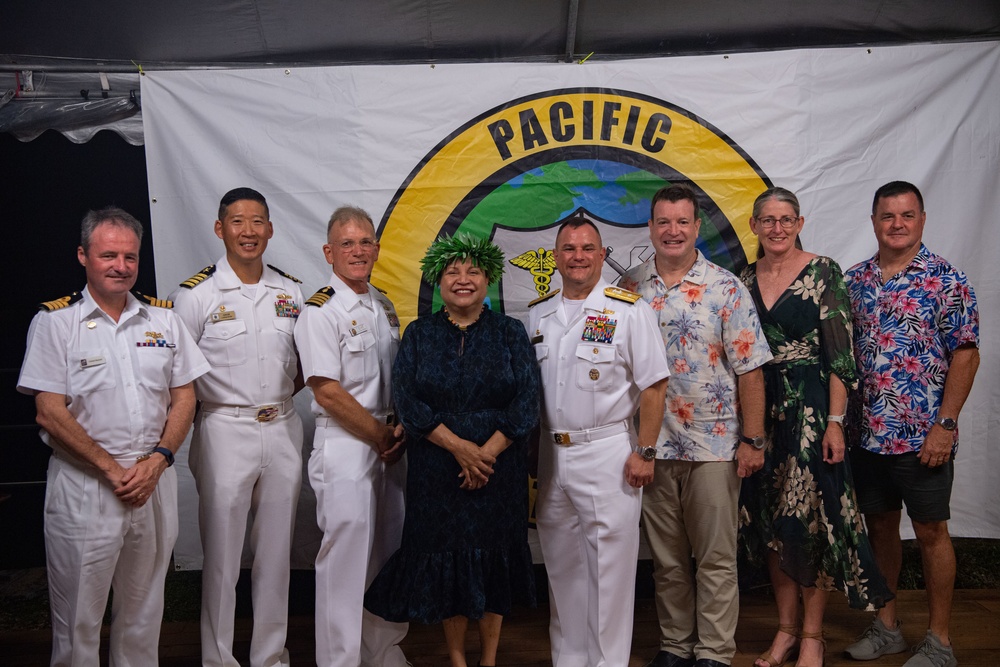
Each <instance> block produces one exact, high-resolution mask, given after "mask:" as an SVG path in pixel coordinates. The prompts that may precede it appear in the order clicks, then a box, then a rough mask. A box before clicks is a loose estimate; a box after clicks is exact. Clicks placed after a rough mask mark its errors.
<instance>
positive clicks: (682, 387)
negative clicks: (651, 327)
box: [618, 251, 771, 461]
mask: <svg viewBox="0 0 1000 667" xmlns="http://www.w3.org/2000/svg"><path fill="white" fill-rule="evenodd" d="M697 252H698V257H697V259H696V260H695V263H694V266H692V267H691V270H690V271H688V273H687V275H686V276H684V279H683V280H682V281H681V282H680V283H679V284H677V285H674V286H673V287H667V285H666V284H665V283H664V282H663V280H662V279H661V278H660V276H659V274H657V272H656V260H655V258H652V257H651V258H650V259H649V260H647V261H645V262H643V263H642V264H640V265H639V266H636V267H633V268H632V269H630V270H629V271H628V272H627V273H626V274H625V275H624V276H623V277H622V279H621V280H620V281H619V283H618V285H619V286H620V287H623V288H625V289H627V290H632V291H633V292H638V293H639V294H641V295H642V298H643V299H645V300H646V301H647V302H649V305H650V306H652V308H653V311H654V312H655V313H656V317H657V323H658V324H659V327H660V335H661V336H662V338H663V344H664V346H665V348H666V352H667V361H668V362H669V364H670V374H671V375H670V380H669V381H668V382H667V406H666V410H665V412H664V415H663V424H662V425H661V426H660V436H659V441H658V445H657V453H656V457H657V458H659V459H675V460H683V461H731V460H733V457H734V456H735V453H736V447H737V445H738V444H739V419H738V410H737V408H738V406H737V401H736V398H737V393H736V376H737V375H738V374H742V373H746V372H748V371H752V370H754V369H755V368H758V367H760V366H763V365H764V364H765V363H767V361H768V360H770V359H771V350H770V348H769V347H768V344H767V340H765V338H764V335H763V333H762V332H761V328H760V320H758V319H757V311H756V310H754V307H753V300H752V299H751V298H750V294H749V292H747V288H746V287H744V285H743V283H741V282H740V281H739V279H738V278H737V277H736V276H734V275H733V274H731V273H729V272H728V271H726V270H725V269H723V268H722V267H720V266H717V265H715V264H712V263H711V262H709V261H708V260H707V259H705V257H704V255H702V254H701V251H697Z"/></svg>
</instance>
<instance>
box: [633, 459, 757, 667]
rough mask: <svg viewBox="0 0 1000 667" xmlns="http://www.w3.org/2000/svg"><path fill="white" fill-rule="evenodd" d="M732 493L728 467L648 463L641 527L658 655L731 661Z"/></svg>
mask: <svg viewBox="0 0 1000 667" xmlns="http://www.w3.org/2000/svg"><path fill="white" fill-rule="evenodd" d="M739 490H740V478H739V477H738V476H737V475H736V464H735V463H733V462H732V461H722V462H705V463H692V462H690V461H672V460H659V459H657V461H656V470H655V473H654V477H653V483H652V484H651V485H649V486H647V487H646V488H645V489H643V499H642V500H643V502H642V521H643V529H644V531H645V536H646V542H647V544H648V545H649V549H650V551H651V552H652V555H653V566H654V568H653V580H654V583H655V585H656V614H657V617H658V618H659V622H660V650H662V651H667V652H669V653H673V654H675V655H678V656H680V657H682V658H698V659H701V658H708V659H711V660H718V661H719V662H722V663H725V664H729V663H730V662H732V659H733V655H734V654H735V653H736V639H735V634H736V622H737V620H738V617H739V591H738V588H737V576H736V512H737V503H738V500H739ZM692 561H693V562H692Z"/></svg>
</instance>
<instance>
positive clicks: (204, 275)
mask: <svg viewBox="0 0 1000 667" xmlns="http://www.w3.org/2000/svg"><path fill="white" fill-rule="evenodd" d="M213 273H215V264H209V265H208V266H206V267H205V268H204V269H202V270H201V271H199V272H198V273H196V274H194V275H193V276H191V277H190V278H188V279H187V280H185V281H184V282H182V283H181V287H187V288H188V289H191V288H192V287H194V286H195V285H200V284H201V283H203V282H205V280H207V279H208V277H209V276H210V275H212V274H213Z"/></svg>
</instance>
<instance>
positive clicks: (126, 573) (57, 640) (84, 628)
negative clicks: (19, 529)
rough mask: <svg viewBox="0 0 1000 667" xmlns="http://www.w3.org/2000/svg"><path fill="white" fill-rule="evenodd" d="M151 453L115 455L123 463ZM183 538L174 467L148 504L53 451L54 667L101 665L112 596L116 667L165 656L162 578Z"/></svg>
mask: <svg viewBox="0 0 1000 667" xmlns="http://www.w3.org/2000/svg"><path fill="white" fill-rule="evenodd" d="M143 453H145V452H133V453H130V454H128V455H126V456H121V457H116V460H117V461H118V463H119V464H121V465H122V466H124V467H126V468H127V467H131V466H132V465H135V462H136V458H137V457H138V456H139V455H140V454H143ZM176 541H177V475H176V473H175V471H174V470H173V469H171V468H168V469H167V470H165V471H164V472H163V474H162V475H161V476H160V480H159V483H158V484H157V485H156V490H155V491H154V492H153V493H152V495H151V496H150V497H149V500H148V501H147V502H146V504H145V505H143V506H142V507H139V508H134V507H132V506H131V505H126V504H124V503H122V502H121V501H120V500H118V498H117V497H116V496H115V494H114V491H112V489H111V487H110V486H109V485H108V484H107V483H106V482H104V481H103V479H102V478H101V477H100V475H99V474H98V473H95V472H92V471H89V470H85V469H83V468H82V467H78V464H76V463H75V462H71V461H70V460H68V459H67V458H63V456H62V455H60V454H53V456H52V458H51V459H50V460H49V471H48V486H47V487H46V490H45V556H46V561H47V564H48V575H49V603H50V606H51V609H52V662H51V665H52V666H53V667H57V666H58V667H64V666H65V667H69V666H72V667H90V666H93V667H97V665H98V664H99V662H98V649H99V647H100V641H101V623H102V621H103V619H104V609H105V607H106V606H107V602H108V592H109V590H111V589H113V590H114V596H113V599H112V603H111V643H110V663H109V664H110V666H111V667H150V666H151V665H156V664H158V662H159V644H160V624H161V622H162V620H163V580H164V577H165V576H166V574H167V566H168V565H169V563H170V554H171V552H172V550H173V548H174V542H176Z"/></svg>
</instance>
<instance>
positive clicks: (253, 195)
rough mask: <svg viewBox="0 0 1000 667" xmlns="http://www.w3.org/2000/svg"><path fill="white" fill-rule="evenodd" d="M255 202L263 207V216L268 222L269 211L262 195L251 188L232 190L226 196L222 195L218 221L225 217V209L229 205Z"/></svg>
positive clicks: (269, 217)
mask: <svg viewBox="0 0 1000 667" xmlns="http://www.w3.org/2000/svg"><path fill="white" fill-rule="evenodd" d="M244 200H247V201H255V202H257V203H258V204H261V205H263V207H264V216H265V217H266V218H267V219H268V220H270V219H271V210H270V209H269V208H268V207H267V200H266V199H264V195H262V194H261V193H259V192H257V191H256V190H254V189H253V188H233V189H232V190H230V191H229V192H227V193H226V194H224V195H222V199H221V200H219V218H218V219H219V220H222V219H223V218H225V217H226V209H228V208H229V205H230V204H235V203H236V202H238V201H244Z"/></svg>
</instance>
